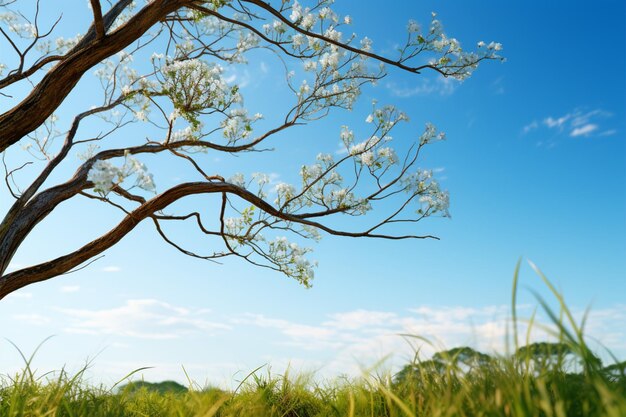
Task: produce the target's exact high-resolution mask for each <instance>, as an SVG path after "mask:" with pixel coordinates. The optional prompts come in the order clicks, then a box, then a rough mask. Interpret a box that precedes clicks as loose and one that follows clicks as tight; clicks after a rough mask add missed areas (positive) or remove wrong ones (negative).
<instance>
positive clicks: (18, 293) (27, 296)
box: [6, 291, 33, 299]
mask: <svg viewBox="0 0 626 417" xmlns="http://www.w3.org/2000/svg"><path fill="white" fill-rule="evenodd" d="M6 298H7V299H11V298H20V299H30V298H33V293H31V292H25V291H15V292H12V293H11V294H9V295H7V297H6Z"/></svg>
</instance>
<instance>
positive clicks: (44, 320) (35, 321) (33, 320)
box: [13, 313, 50, 326]
mask: <svg viewBox="0 0 626 417" xmlns="http://www.w3.org/2000/svg"><path fill="white" fill-rule="evenodd" d="M13 318H14V319H15V320H17V321H21V322H24V323H27V324H32V325H35V326H42V325H44V324H48V323H50V318H49V317H46V316H43V315H41V314H36V313H30V314H15V315H14V316H13Z"/></svg>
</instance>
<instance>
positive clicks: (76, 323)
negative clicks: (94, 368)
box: [58, 299, 230, 339]
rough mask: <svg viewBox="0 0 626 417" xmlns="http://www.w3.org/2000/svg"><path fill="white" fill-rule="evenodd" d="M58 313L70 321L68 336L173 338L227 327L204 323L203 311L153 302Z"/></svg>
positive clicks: (140, 301)
mask: <svg viewBox="0 0 626 417" xmlns="http://www.w3.org/2000/svg"><path fill="white" fill-rule="evenodd" d="M58 310H59V311H60V312H61V313H63V314H65V315H66V316H67V317H68V318H69V320H70V325H69V326H68V327H67V328H66V329H65V330H66V331H67V332H69V333H82V334H93V335H101V334H111V335H117V336H127V337H137V338H144V339H173V338H178V337H180V336H182V335H184V334H189V333H194V332H211V333H212V332H214V331H216V330H226V329H229V328H230V327H229V326H227V325H224V324H221V323H216V322H212V321H209V320H207V319H206V318H205V316H206V314H207V311H206V310H190V309H188V308H185V307H177V306H173V305H171V304H168V303H165V302H163V301H159V300H153V299H140V300H127V301H126V303H125V304H124V305H123V306H121V307H115V308H110V309H103V310H80V309H58Z"/></svg>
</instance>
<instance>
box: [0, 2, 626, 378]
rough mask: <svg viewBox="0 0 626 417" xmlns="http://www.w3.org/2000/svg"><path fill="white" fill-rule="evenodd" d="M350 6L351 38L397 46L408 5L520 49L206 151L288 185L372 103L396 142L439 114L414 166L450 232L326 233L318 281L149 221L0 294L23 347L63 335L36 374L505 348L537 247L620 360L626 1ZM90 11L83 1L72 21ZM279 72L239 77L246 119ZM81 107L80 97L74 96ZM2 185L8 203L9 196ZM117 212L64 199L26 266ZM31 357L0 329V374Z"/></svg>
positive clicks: (458, 31) (165, 173) (201, 372)
mask: <svg viewBox="0 0 626 417" xmlns="http://www.w3.org/2000/svg"><path fill="white" fill-rule="evenodd" d="M79 3H81V4H82V3H86V2H79ZM414 3H415V4H414ZM356 4H357V3H356V2H350V1H337V4H336V5H335V9H336V10H337V11H338V12H339V13H341V14H349V15H351V16H352V17H353V21H354V24H353V27H354V31H355V32H357V33H358V34H359V35H367V36H368V37H370V38H371V39H373V40H374V49H375V50H376V51H378V52H381V53H384V52H386V51H390V50H391V49H393V47H394V43H395V41H396V40H398V39H402V36H403V33H404V30H405V24H406V21H407V19H408V18H409V17H410V18H413V19H415V20H417V21H419V22H422V23H426V22H428V20H429V19H430V12H431V11H437V13H438V16H439V18H440V19H441V21H442V22H443V25H444V28H445V30H446V32H447V33H448V34H449V35H450V36H454V37H456V38H458V39H459V40H460V41H461V43H462V44H463V45H464V46H466V47H469V46H470V45H473V44H475V43H476V42H478V41H480V40H484V41H487V42H489V41H491V40H495V41H497V42H501V43H502V44H503V45H504V50H503V55H504V56H505V57H506V58H507V61H506V62H505V63H497V62H490V63H486V64H485V65H482V66H481V67H480V68H479V70H478V71H477V72H476V73H475V74H474V75H473V76H472V77H471V78H470V79H468V80H466V81H464V82H463V83H457V82H455V81H448V80H443V79H441V78H437V77H435V76H434V74H423V76H414V75H410V74H403V73H400V72H399V71H393V70H391V71H390V74H389V75H388V76H387V77H386V78H385V79H384V80H382V81H381V82H380V83H379V84H378V86H376V87H374V88H369V89H367V90H365V91H364V93H363V96H362V98H361V102H360V104H359V105H358V106H356V108H355V109H354V111H352V112H338V113H336V114H334V115H332V116H331V117H329V118H328V119H326V120H323V121H321V122H319V123H317V124H315V125H313V126H310V127H308V128H306V127H305V128H301V129H300V130H298V131H297V135H296V136H297V137H295V136H294V137H285V138H287V139H289V140H285V142H284V143H281V142H277V143H276V144H275V146H276V148H277V151H276V152H274V153H263V154H256V155H254V158H252V159H251V158H250V157H246V158H233V157H228V156H223V155H215V156H213V155H211V156H210V158H211V159H210V160H209V159H207V161H210V163H211V164H212V167H214V168H215V170H216V171H219V172H224V176H229V175H230V174H232V173H234V172H237V171H244V170H245V169H247V168H242V165H245V164H247V163H254V168H253V169H251V170H250V172H254V171H265V172H268V173H273V174H274V175H275V177H276V178H280V179H284V180H289V179H290V178H293V177H294V174H296V173H297V171H298V169H299V166H300V165H301V164H303V163H309V162H310V161H312V159H313V158H314V157H315V155H316V154H317V153H318V152H322V151H323V152H334V151H335V150H336V149H337V146H338V145H337V144H338V142H339V126H340V125H342V124H349V125H351V126H354V127H355V130H356V129H363V128H364V126H363V124H364V119H365V117H366V116H367V114H368V112H369V109H370V108H371V104H370V103H371V100H372V99H373V98H377V99H378V100H379V102H381V103H393V104H396V105H397V106H398V107H399V108H401V109H402V110H404V111H406V112H407V113H408V115H409V116H410V118H411V122H410V124H407V125H406V126H404V127H402V129H401V130H399V131H398V132H396V133H395V136H398V137H400V136H402V137H403V138H404V137H406V140H414V139H415V138H416V137H417V135H418V134H419V132H420V131H421V130H422V129H423V126H424V124H425V123H426V122H429V121H430V122H432V123H434V124H435V125H437V126H438V127H439V128H440V129H441V130H443V131H445V132H446V134H447V138H448V139H447V140H446V141H445V142H442V143H437V144H434V145H432V146H431V147H430V148H429V149H427V152H426V153H425V156H424V158H423V159H422V161H421V164H420V166H422V167H424V168H430V169H434V170H435V171H436V172H437V176H438V178H439V179H440V181H441V184H442V186H443V187H444V188H446V189H448V190H449V191H450V194H451V209H450V210H451V214H452V218H451V219H439V218H432V219H429V220H427V221H425V222H422V223H421V224H420V228H419V231H420V232H423V233H425V234H427V233H428V234H429V233H432V234H435V235H437V236H439V237H440V238H441V240H440V241H434V240H418V241H400V242H389V241H377V240H354V239H340V238H333V237H329V236H325V237H324V238H323V239H322V241H321V242H320V243H319V244H312V245H313V247H314V249H315V252H314V253H313V256H312V257H313V258H314V259H316V260H318V261H319V267H318V268H317V270H316V278H315V280H314V282H313V288H311V289H308V290H307V289H305V288H303V287H302V286H300V285H298V284H297V283H296V282H295V281H292V280H289V279H286V278H285V277H283V276H282V275H279V274H277V273H273V272H271V271H267V270H262V269H258V268H254V267H252V266H251V265H248V264H244V263H241V262H238V261H236V260H227V261H226V262H225V263H224V265H216V264H213V263H207V262H202V261H198V260H195V259H189V258H186V257H185V256H183V255H181V254H179V253H176V252H174V251H172V250H171V248H170V247H168V246H167V245H165V244H163V243H162V242H161V241H160V240H159V239H157V238H156V236H155V233H154V230H153V228H152V227H151V225H148V224H146V225H142V226H140V227H139V228H137V229H136V230H135V231H134V232H133V233H132V234H131V235H129V236H127V237H126V238H125V239H124V240H123V241H122V242H121V243H120V244H119V245H117V246H116V247H114V248H113V249H111V250H109V251H108V252H107V253H106V256H105V257H104V258H103V259H101V260H99V261H97V262H95V263H94V264H93V265H91V266H89V267H88V268H86V269H84V270H81V271H79V272H76V273H73V274H71V275H67V276H64V277H61V278H58V279H54V280H51V281H48V282H45V283H41V284H37V285H33V286H30V287H26V288H24V289H22V290H20V291H18V292H16V293H15V294H13V295H11V296H9V297H7V298H6V299H5V300H2V302H0V336H2V337H3V338H5V339H9V340H11V341H12V342H14V343H15V344H16V345H18V346H19V347H20V348H21V349H23V350H24V351H25V352H26V353H28V352H30V351H32V349H34V347H35V346H36V345H37V344H38V343H39V342H41V341H42V340H43V339H44V338H46V337H47V336H50V335H55V337H54V338H52V339H51V340H49V341H48V342H46V344H45V345H44V347H43V348H42V349H41V351H40V352H39V353H38V354H37V356H36V358H35V365H36V367H37V368H38V369H40V370H41V371H47V370H51V369H59V368H60V367H62V366H63V365H64V364H67V365H68V367H69V368H70V369H76V368H78V367H80V366H82V365H83V364H84V362H85V361H86V360H87V359H89V358H94V357H95V358H94V359H93V365H92V368H91V371H90V375H91V376H92V378H93V380H94V381H105V382H111V381H115V380H116V378H120V377H122V376H124V375H125V374H126V373H127V372H129V371H131V370H133V369H135V368H138V367H142V366H154V368H153V369H151V370H148V371H145V372H144V373H143V375H144V377H145V378H146V379H147V380H159V379H165V378H171V379H177V380H179V381H184V380H185V377H184V373H183V371H182V368H181V366H185V369H187V371H188V372H189V374H190V376H191V377H192V378H193V379H195V380H196V381H198V382H199V383H204V382H205V381H209V382H211V383H221V384H230V383H231V382H232V380H233V378H234V379H237V378H239V377H242V376H244V375H245V374H247V372H248V371H250V370H252V369H254V368H256V367H257V366H260V365H263V364H265V363H270V364H271V365H272V368H273V369H274V370H276V371H278V372H280V371H281V370H282V369H284V368H285V366H287V364H291V365H292V366H293V367H294V368H296V369H303V370H317V371H318V372H319V373H320V374H321V375H337V374H339V373H341V372H347V373H352V374H355V373H356V374H358V372H359V370H360V369H361V368H362V367H363V366H370V365H373V364H375V363H376V362H377V361H378V360H380V359H382V358H385V357H386V356H387V355H389V354H393V356H392V357H391V358H390V359H389V361H388V362H389V363H390V364H399V363H402V361H404V360H408V358H410V357H411V349H412V347H411V345H410V344H409V343H407V341H406V340H404V339H403V338H402V337H400V336H398V335H399V334H402V333H410V334H418V335H421V336H426V337H429V338H431V339H432V340H434V341H436V343H437V344H438V345H439V346H447V347H454V346H458V345H461V344H470V345H473V346H475V347H477V348H479V349H482V350H484V351H492V350H498V351H503V349H504V347H505V344H504V340H505V336H506V319H507V317H508V316H509V315H510V314H509V311H510V308H509V300H510V292H511V283H512V275H513V270H514V267H515V263H516V262H517V260H518V259H519V258H520V257H523V258H524V259H527V260H532V261H533V262H534V263H535V264H537V265H538V266H539V267H540V268H541V269H542V270H543V271H544V272H545V273H546V274H547V275H548V277H549V278H550V279H552V280H553V282H554V283H555V284H556V285H557V287H558V288H559V289H560V290H561V291H562V292H563V293H564V295H565V297H566V299H567V300H568V302H569V304H570V305H571V307H572V309H573V310H574V311H575V312H577V314H579V315H580V314H582V311H583V310H584V309H585V308H586V307H587V306H589V305H591V308H592V313H591V317H590V321H589V325H588V335H589V336H590V337H591V338H597V339H598V340H599V342H601V343H602V344H603V345H605V346H606V347H607V348H609V349H611V350H612V351H614V352H615V353H617V354H618V356H619V357H621V358H626V333H625V332H624V329H626V298H624V294H626V276H625V275H626V140H625V139H626V134H625V132H626V117H625V116H626V102H625V101H626V99H625V97H626V91H625V90H626V89H625V87H626V77H625V76H624V74H626V63H625V60H626V45H625V42H626V25H625V21H624V19H625V16H626V6H625V5H624V3H623V2H621V1H598V2H593V4H592V3H584V2H560V1H554V2H539V1H534V2H516V3H513V2H507V3H506V6H503V5H502V2H496V1H481V2H454V3H452V2H435V1H423V2H419V3H418V2H404V1H402V2H401V1H397V2H387V3H386V4H385V6H386V7H385V9H384V10H381V9H380V6H379V4H380V2H373V1H362V2H358V5H359V7H356V6H355V5H356ZM87 12H88V9H87V8H86V5H85V7H84V10H82V9H80V8H78V7H77V9H76V10H74V11H73V12H72V13H76V14H77V15H80V14H81V13H87ZM77 21H80V20H77ZM77 30H80V27H78V29H77ZM277 66H278V64H277V62H276V61H275V60H272V59H271V57H269V56H268V55H259V56H258V60H251V61H250V64H249V66H248V67H247V68H246V67H238V68H237V69H235V70H234V71H233V72H232V74H231V75H232V76H233V77H234V79H236V81H237V82H238V83H239V84H240V85H241V86H242V91H243V93H244V95H245V97H246V105H247V106H248V107H249V108H250V109H254V110H251V111H252V112H254V111H257V110H260V111H262V112H263V113H266V114H268V117H269V115H270V112H271V110H270V109H268V101H267V97H268V94H270V93H269V92H270V91H271V92H272V93H273V90H272V89H273V88H275V86H277V85H280V81H281V77H282V75H281V74H277V71H275V69H276V68H277ZM277 94H279V93H277ZM86 100H89V97H88V95H84V94H83V95H80V97H74V98H73V101H72V103H73V104H71V105H77V104H76V103H82V102H85V101H86ZM85 104H89V103H85ZM272 104H273V103H272ZM3 106H6V104H3ZM61 117H63V114H61ZM67 117H69V115H68V116H67ZM359 126H360V127H359ZM296 139H297V143H295V141H296ZM248 161H250V162H248ZM245 166H247V165H245ZM149 168H150V169H151V170H152V171H154V172H158V173H159V174H160V175H161V178H162V180H161V183H160V184H159V183H158V182H157V186H159V187H160V188H164V187H166V186H167V185H171V184H173V183H174V181H176V179H177V175H176V172H175V170H174V168H172V167H164V166H149ZM1 190H2V191H0V193H1V194H0V210H5V209H6V207H7V204H8V201H9V196H8V194H7V193H6V190H5V189H4V188H2V189H1ZM115 220H116V218H115V217H113V216H112V214H111V212H110V211H108V210H105V209H103V208H99V207H97V206H94V205H89V206H85V203H84V202H82V201H81V202H77V203H74V204H70V205H68V206H67V207H64V208H63V210H59V212H55V213H54V214H53V215H52V216H51V217H50V219H49V221H46V222H43V223H42V224H41V225H40V227H39V229H38V230H37V231H35V232H34V233H33V235H32V236H31V237H30V238H29V241H28V242H27V244H26V245H25V246H24V248H23V250H21V251H20V252H19V253H18V254H17V256H16V257H15V259H14V264H13V267H14V268H19V267H20V266H24V265H27V264H29V263H32V262H36V261H39V260H42V259H45V258H49V257H52V256H55V255H58V254H60V252H61V251H62V250H63V249H64V248H73V247H76V246H77V245H79V244H81V243H83V242H84V241H85V239H87V238H88V237H89V236H95V233H96V230H104V227H105V226H106V224H114V222H115ZM90 230H93V234H91V233H86V231H90ZM183 233H184V232H183ZM530 289H533V290H536V291H538V292H539V293H541V294H543V295H545V296H547V294H546V292H545V288H544V286H543V285H542V284H541V282H540V280H539V278H538V277H537V275H536V274H535V273H534V272H533V271H532V269H531V268H530V267H529V266H528V265H527V264H526V263H524V264H523V267H522V273H521V288H520V304H521V306H520V312H521V315H522V316H524V317H529V316H530V315H531V313H532V311H533V308H534V306H535V305H536V304H537V303H536V301H535V300H534V296H533V295H532V293H531V291H530ZM536 337H538V338H539V337H542V335H541V334H539V333H538V334H537V335H536ZM428 351H429V350H428V349H425V352H426V353H428ZM20 366H21V362H20V358H19V355H18V353H17V352H16V351H15V349H14V348H13V347H12V346H11V345H10V344H9V343H8V342H6V341H4V339H3V340H2V341H0V372H2V373H5V372H11V371H12V370H15V369H18V368H19V367H20ZM390 366H391V365H390Z"/></svg>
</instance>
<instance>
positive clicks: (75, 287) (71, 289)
mask: <svg viewBox="0 0 626 417" xmlns="http://www.w3.org/2000/svg"><path fill="white" fill-rule="evenodd" d="M78 290H80V286H78V285H64V286H62V287H61V288H60V289H59V291H61V292H63V293H70V292H77V291H78Z"/></svg>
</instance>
